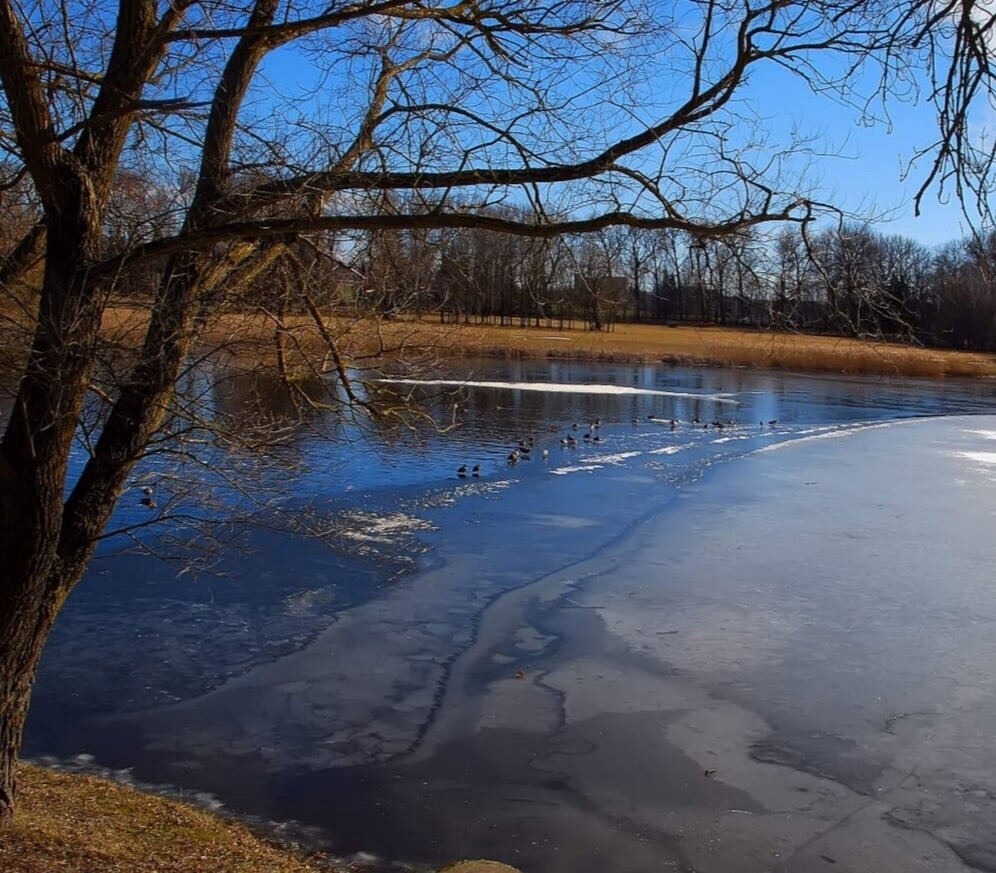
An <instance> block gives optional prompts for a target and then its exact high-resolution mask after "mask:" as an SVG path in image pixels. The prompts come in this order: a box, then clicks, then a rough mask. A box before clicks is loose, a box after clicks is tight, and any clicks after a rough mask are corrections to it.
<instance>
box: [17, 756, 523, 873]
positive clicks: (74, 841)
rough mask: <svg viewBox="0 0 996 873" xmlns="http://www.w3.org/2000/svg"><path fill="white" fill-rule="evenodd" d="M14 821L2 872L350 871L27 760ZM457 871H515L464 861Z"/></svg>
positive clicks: (171, 804)
mask: <svg viewBox="0 0 996 873" xmlns="http://www.w3.org/2000/svg"><path fill="white" fill-rule="evenodd" d="M18 781H19V785H20V790H19V797H18V801H19V805H18V814H17V819H16V821H15V822H14V824H13V825H12V826H11V827H9V828H5V829H4V830H2V831H0V870H2V871H4V873H318V871H322V873H331V871H338V873H348V871H349V869H350V868H349V867H348V866H347V867H344V866H340V865H336V864H334V863H333V862H331V861H329V860H328V859H327V858H325V857H324V856H321V855H309V856H305V855H302V854H296V853H293V852H291V851H290V850H287V849H283V848H280V847H277V846H274V845H272V844H270V843H268V842H266V841H265V840H262V839H260V838H259V837H258V836H256V835H254V834H253V833H252V832H250V831H249V830H248V829H247V828H246V827H245V826H243V825H241V824H239V823H237V822H233V821H230V820H227V819H221V818H218V817H217V816H214V815H212V814H210V813H208V812H204V811H203V810H200V809H197V808H195V807H193V806H189V805H187V804H185V803H179V802H177V801H175V800H168V799H166V798H163V797H159V796H156V795H151V794H143V793H141V792H139V791H136V790H134V789H132V788H129V787H127V786H124V785H119V784H117V783H115V782H108V781H106V780H104V779H98V778H95V777H93V776H83V775H79V774H69V773H60V772H58V771H55V770H46V769H43V768H40V767H32V766H28V765H22V766H21V768H20V770H19V773H18ZM445 869H446V870H447V871H452V873H516V871H515V870H513V869H512V868H511V867H506V866H504V865H501V864H494V863H492V862H488V861H463V862H459V863H457V864H455V865H452V866H450V867H447V868H445Z"/></svg>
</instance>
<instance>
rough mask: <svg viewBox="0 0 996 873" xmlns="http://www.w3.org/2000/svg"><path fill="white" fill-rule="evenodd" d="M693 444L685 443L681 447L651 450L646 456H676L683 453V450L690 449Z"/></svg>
mask: <svg viewBox="0 0 996 873" xmlns="http://www.w3.org/2000/svg"><path fill="white" fill-rule="evenodd" d="M693 445H694V443H685V444H684V445H683V446H664V448H662V449H651V450H650V451H649V452H648V454H651V455H676V454H678V452H683V451H685V449H690V448H691V447H692V446H693Z"/></svg>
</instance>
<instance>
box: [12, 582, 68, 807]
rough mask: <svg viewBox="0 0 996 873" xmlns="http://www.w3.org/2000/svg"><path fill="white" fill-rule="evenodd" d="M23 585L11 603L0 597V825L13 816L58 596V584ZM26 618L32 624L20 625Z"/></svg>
mask: <svg viewBox="0 0 996 873" xmlns="http://www.w3.org/2000/svg"><path fill="white" fill-rule="evenodd" d="M26 581H27V583H28V584H27V585H25V586H24V587H25V588H26V589H27V591H25V592H24V593H23V595H22V596H21V597H20V598H18V599H16V600H15V602H14V603H9V602H7V598H6V597H5V598H4V603H3V606H2V607H0V639H3V641H4V644H3V647H2V648H0V826H2V825H4V824H6V823H8V822H9V821H10V820H11V819H12V818H13V815H14V802H15V798H16V795H17V778H16V768H17V760H18V757H19V755H20V751H21V738H22V736H23V733H24V722H25V718H26V717H27V714H28V703H29V701H30V700H31V686H32V685H33V684H34V681H35V675H36V674H37V672H38V662H39V660H40V659H41V653H42V649H43V648H44V646H45V641H46V639H48V634H49V631H50V630H51V629H52V624H53V622H54V621H55V616H56V614H57V613H58V611H59V606H60V605H61V597H60V596H59V595H58V594H54V593H53V591H52V589H53V588H54V589H55V590H56V591H59V590H60V589H61V587H62V586H61V585H58V584H56V585H52V584H50V582H49V580H46V579H44V578H42V579H30V580H26ZM5 593H6V592H5ZM26 615H27V616H31V617H32V618H33V619H34V621H25V620H24V617H25V616H26Z"/></svg>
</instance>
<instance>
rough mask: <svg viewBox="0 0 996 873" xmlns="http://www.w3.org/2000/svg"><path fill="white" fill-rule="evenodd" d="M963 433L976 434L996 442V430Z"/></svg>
mask: <svg viewBox="0 0 996 873" xmlns="http://www.w3.org/2000/svg"><path fill="white" fill-rule="evenodd" d="M962 433H974V434H976V435H977V436H980V437H985V438H986V439H987V440H996V430H966V431H962Z"/></svg>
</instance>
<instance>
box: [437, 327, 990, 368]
mask: <svg viewBox="0 0 996 873" xmlns="http://www.w3.org/2000/svg"><path fill="white" fill-rule="evenodd" d="M448 329H449V330H450V331H451V333H450V335H449V341H450V342H451V343H453V344H454V345H457V346H460V347H461V348H463V349H464V350H465V352H468V353H480V354H507V355H508V354H510V355H521V356H524V357H526V356H529V357H564V358H586V359H597V360H620V361H664V362H667V363H689V364H723V365H728V366H737V367H768V368H779V369H786V370H805V371H824V372H837V373H875V374H884V375H899V376H934V377H936V376H970V377H989V378H992V377H996V355H987V354H973V353H968V352H954V351H946V350H939V349H922V348H916V347H913V346H906V345H900V344H897V343H885V342H878V341H872V340H854V339H846V338H842V337H827V336H810V335H806V334H792V333H772V332H763V331H750V330H738V329H734V328H720V327H692V326H682V327H665V326H661V325H644V324H623V325H617V326H616V327H615V329H614V330H612V331H608V332H605V331H602V332H598V333H595V332H582V331H564V332H562V333H558V332H557V331H556V330H548V329H543V328H511V327H466V328H463V329H462V330H461V331H460V332H457V333H452V328H448Z"/></svg>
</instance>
